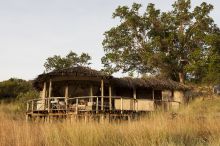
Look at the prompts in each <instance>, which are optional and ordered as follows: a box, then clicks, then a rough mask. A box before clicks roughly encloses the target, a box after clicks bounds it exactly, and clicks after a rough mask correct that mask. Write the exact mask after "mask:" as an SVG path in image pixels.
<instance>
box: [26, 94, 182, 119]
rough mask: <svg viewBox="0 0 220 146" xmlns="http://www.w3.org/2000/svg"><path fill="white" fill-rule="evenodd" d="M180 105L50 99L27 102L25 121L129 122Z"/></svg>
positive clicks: (115, 99) (88, 98)
mask: <svg viewBox="0 0 220 146" xmlns="http://www.w3.org/2000/svg"><path fill="white" fill-rule="evenodd" d="M179 106H180V102H177V101H162V100H151V99H134V98H128V97H118V96H84V97H74V98H66V97H50V98H45V99H33V100H29V101H27V111H26V118H27V120H30V119H41V120H42V119H43V120H45V121H48V120H49V121H50V120H51V119H70V120H73V119H82V117H83V119H85V120H88V119H109V120H111V119H117V118H122V119H123V118H124V119H128V120H130V119H131V118H134V117H137V115H140V114H141V113H148V112H153V111H155V110H157V109H161V110H165V111H167V110H175V109H177V108H179Z"/></svg>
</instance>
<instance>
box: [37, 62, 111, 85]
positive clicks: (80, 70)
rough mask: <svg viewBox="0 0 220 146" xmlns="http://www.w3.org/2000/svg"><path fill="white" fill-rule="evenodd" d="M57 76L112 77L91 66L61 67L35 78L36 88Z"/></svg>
mask: <svg viewBox="0 0 220 146" xmlns="http://www.w3.org/2000/svg"><path fill="white" fill-rule="evenodd" d="M56 77H63V78H65V77H66V78H67V79H68V78H70V77H73V78H79V77H82V78H83V77H85V78H91V79H92V78H97V79H102V78H103V79H108V78H111V77H112V76H108V75H106V74H104V73H103V72H101V71H97V70H94V69H91V68H89V67H82V66H77V67H71V68H65V69H59V70H54V71H52V72H49V73H43V74H40V75H39V76H38V77H37V78H35V80H34V82H33V86H34V87H36V88H39V84H41V83H42V82H44V81H48V80H49V79H53V78H56Z"/></svg>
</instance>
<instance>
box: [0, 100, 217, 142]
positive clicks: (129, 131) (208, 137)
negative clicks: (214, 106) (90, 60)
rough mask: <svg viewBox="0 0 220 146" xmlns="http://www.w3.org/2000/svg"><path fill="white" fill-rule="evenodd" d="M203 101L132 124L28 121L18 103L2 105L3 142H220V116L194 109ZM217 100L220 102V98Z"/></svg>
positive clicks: (0, 135) (1, 134)
mask: <svg viewBox="0 0 220 146" xmlns="http://www.w3.org/2000/svg"><path fill="white" fill-rule="evenodd" d="M201 102H202V101H198V103H194V104H193V106H189V107H187V108H185V109H183V110H181V111H180V112H179V113H178V115H177V116H176V117H175V118H172V116H171V115H170V113H155V114H152V115H151V116H150V117H148V118H143V119H141V120H139V121H133V122H130V123H128V122H122V123H107V122H104V123H96V122H89V123H85V122H83V121H81V122H74V123H70V122H68V121H65V122H54V123H40V122H25V120H24V118H22V116H21V115H19V114H18V113H16V106H14V105H1V106H0V145H2V146H10V145H11V146H41V145H43V146H44V145H48V146H49V145H51V146H68V145H73V146H84V145H86V146H87V145H88V146H118V145H122V146H133V145H136V146H145V145H162V146H163V145H164V146H167V145H171V146H172V145H180V146H181V145H184V146H185V145H187V146H191V145H192V146H196V145H198V146H201V145H213V146H217V145H220V118H218V117H215V116H214V115H212V114H211V113H212V112H210V114H209V113H208V114H206V115H202V116H200V115H198V113H197V112H195V113H194V112H192V111H193V108H195V107H196V105H199V107H201V105H200V104H201ZM214 102H217V103H220V100H216V101H214ZM202 105H203V104H202ZM204 105H206V104H204ZM23 117H24V116H23Z"/></svg>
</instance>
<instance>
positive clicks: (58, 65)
mask: <svg viewBox="0 0 220 146" xmlns="http://www.w3.org/2000/svg"><path fill="white" fill-rule="evenodd" d="M90 60H91V57H90V56H89V55H88V54H87V53H82V54H81V55H79V56H78V55H77V54H76V53H74V52H72V51H70V53H69V54H67V55H66V56H65V57H61V56H60V55H54V56H53V57H49V58H47V61H46V62H45V63H44V67H45V69H46V71H47V72H48V71H52V70H57V69H63V68H68V67H74V66H88V65H90V64H91V63H90V62H89V61H90Z"/></svg>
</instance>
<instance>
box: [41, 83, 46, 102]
mask: <svg viewBox="0 0 220 146" xmlns="http://www.w3.org/2000/svg"><path fill="white" fill-rule="evenodd" d="M46 92H47V83H46V82H44V86H43V91H42V99H45V98H46Z"/></svg>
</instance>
